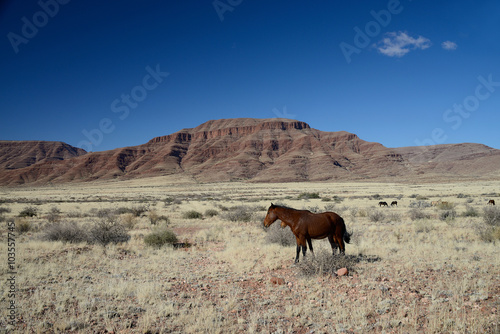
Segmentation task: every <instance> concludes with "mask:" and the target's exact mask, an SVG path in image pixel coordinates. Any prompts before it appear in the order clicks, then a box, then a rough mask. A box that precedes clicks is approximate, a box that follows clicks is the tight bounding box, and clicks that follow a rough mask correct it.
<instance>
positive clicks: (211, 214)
mask: <svg viewBox="0 0 500 334" xmlns="http://www.w3.org/2000/svg"><path fill="white" fill-rule="evenodd" d="M218 214H219V212H218V211H217V210H215V209H208V210H206V211H205V216H206V217H215V216H217V215H218Z"/></svg>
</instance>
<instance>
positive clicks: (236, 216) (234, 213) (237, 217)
mask: <svg viewBox="0 0 500 334" xmlns="http://www.w3.org/2000/svg"><path fill="white" fill-rule="evenodd" d="M254 211H255V210H254V209H253V208H251V207H249V206H245V205H237V206H233V207H230V208H228V210H227V211H225V212H223V213H222V214H221V218H222V219H225V220H229V221H232V222H242V223H248V222H250V221H251V220H252V217H253V212H254Z"/></svg>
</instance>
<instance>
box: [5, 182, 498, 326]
mask: <svg viewBox="0 0 500 334" xmlns="http://www.w3.org/2000/svg"><path fill="white" fill-rule="evenodd" d="M491 199H493V200H495V201H496V202H497V206H491V205H487V202H488V201H489V200H491ZM0 200H1V201H0V212H1V213H0V217H1V218H0V221H1V226H2V228H1V229H0V231H1V237H0V254H1V257H0V261H1V263H2V265H1V266H0V268H1V269H0V276H1V280H2V285H3V288H2V295H1V297H0V303H1V312H0V314H1V317H0V332H4V333H7V332H8V333H10V332H17V333H498V332H499V331H500V316H499V314H500V311H499V308H500V298H499V296H500V247H499V242H500V240H499V239H498V225H495V223H493V224H488V223H487V222H486V220H487V218H486V216H488V215H489V216H490V217H491V215H493V217H498V205H499V204H500V203H499V202H500V181H484V180H481V181H457V182H454V183H421V184H411V183H374V182H347V183H343V182H317V183H313V182H303V183H249V182H225V183H198V182H195V181H193V180H192V179H189V178H184V177H182V176H168V177H155V178H145V179H134V180H128V181H97V182H86V183H71V184H59V185H53V186H38V187H31V186H20V187H2V188H0ZM380 201H385V202H388V204H389V207H380V206H379V202H380ZM393 201H397V206H395V205H394V206H391V203H392V202H393ZM271 202H273V203H275V204H276V203H279V204H283V205H287V206H290V207H293V208H296V209H307V210H311V211H317V212H321V211H334V212H337V213H338V214H340V215H341V216H342V217H343V218H344V220H345V222H346V226H347V229H348V231H349V232H350V233H351V234H352V235H351V243H350V244H347V245H346V254H345V256H341V255H339V254H336V255H335V257H333V256H332V254H331V249H330V245H329V243H328V241H327V240H326V239H325V240H313V246H314V253H315V255H314V256H312V254H311V253H310V252H308V254H307V256H306V257H305V258H302V256H301V258H300V262H299V263H298V264H294V261H293V260H294V258H295V245H294V241H293V235H292V232H291V231H290V229H289V228H285V229H282V228H281V227H280V226H279V225H280V224H279V221H278V222H276V223H274V225H272V226H271V227H270V228H269V229H267V230H266V229H264V228H263V226H262V222H263V219H264V217H265V215H266V211H267V208H268V207H269V205H270V204H271ZM432 202H434V203H433V204H434V206H433V205H431V204H432ZM436 202H438V203H436ZM443 202H446V203H443ZM30 210H32V211H33V212H34V213H35V214H36V215H32V216H31V215H29V214H28V215H26V214H23V212H24V213H26V212H27V211H28V212H29V211H30ZM495 215H497V216H495ZM30 216H31V217H30ZM493 219H499V218H493ZM102 221H112V222H113V223H116V224H117V225H118V226H120V227H121V228H122V231H124V233H126V235H127V238H126V239H125V240H122V241H120V242H116V243H115V242H110V243H106V244H99V243H95V242H88V241H81V240H77V239H75V240H70V241H67V240H66V241H61V240H54V238H52V239H51V237H50V233H49V232H50V231H54V226H56V227H57V226H59V227H61V226H77V227H79V228H80V229H81V230H83V231H86V230H90V229H91V228H92V226H96V224H98V223H99V222H102ZM64 224H66V225H64ZM496 224H499V223H498V221H497V222H496ZM159 230H168V231H171V232H173V234H174V235H175V236H176V237H177V240H176V242H175V243H173V242H171V243H167V244H165V245H163V246H161V247H155V246H154V245H151V244H150V243H147V242H146V241H145V240H146V237H147V236H148V235H150V234H152V233H155V232H158V231H159ZM9 232H10V234H9ZM290 237H291V239H290ZM56 239H57V238H56ZM290 240H292V241H291V242H290ZM12 242H13V243H12ZM11 246H12V247H11ZM10 248H14V249H10ZM11 253H13V254H11ZM11 255H12V256H13V257H12V256H11ZM9 264H12V265H13V266H14V267H9ZM341 267H345V268H347V269H348V274H347V275H344V276H338V275H337V271H338V269H340V268H341ZM12 278H14V280H12ZM12 289H13V290H12ZM10 305H14V306H15V309H12V308H11V307H10ZM11 316H13V317H14V318H15V319H11Z"/></svg>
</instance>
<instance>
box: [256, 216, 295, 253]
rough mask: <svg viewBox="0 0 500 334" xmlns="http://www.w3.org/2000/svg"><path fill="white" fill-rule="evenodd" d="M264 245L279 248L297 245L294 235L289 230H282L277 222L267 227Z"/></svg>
mask: <svg viewBox="0 0 500 334" xmlns="http://www.w3.org/2000/svg"><path fill="white" fill-rule="evenodd" d="M265 231H266V232H267V233H266V237H265V238H264V240H265V241H266V243H272V244H278V245H281V246H285V247H286V246H293V245H296V244H297V241H296V239H295V236H294V234H293V233H292V231H290V229H289V228H286V227H285V228H282V227H281V226H280V224H278V222H275V223H274V224H272V225H271V226H269V227H268V228H267V229H266V230H265Z"/></svg>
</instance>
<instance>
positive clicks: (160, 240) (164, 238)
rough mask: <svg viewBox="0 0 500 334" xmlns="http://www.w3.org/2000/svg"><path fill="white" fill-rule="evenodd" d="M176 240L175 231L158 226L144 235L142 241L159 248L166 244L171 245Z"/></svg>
mask: <svg viewBox="0 0 500 334" xmlns="http://www.w3.org/2000/svg"><path fill="white" fill-rule="evenodd" d="M177 241H178V239H177V236H176V235H175V233H174V232H173V231H172V230H170V229H167V228H166V227H163V228H159V229H157V230H155V231H153V232H151V233H150V234H148V235H146V236H145V237H144V243H145V244H146V245H148V246H151V247H155V248H161V247H162V246H163V245H166V244H170V245H173V244H175V243H177Z"/></svg>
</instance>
